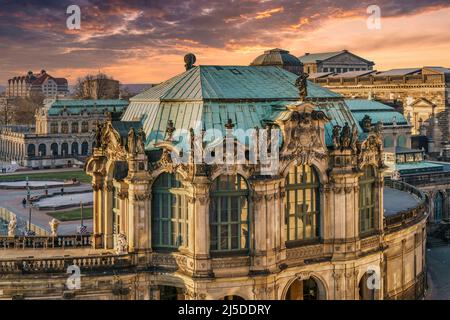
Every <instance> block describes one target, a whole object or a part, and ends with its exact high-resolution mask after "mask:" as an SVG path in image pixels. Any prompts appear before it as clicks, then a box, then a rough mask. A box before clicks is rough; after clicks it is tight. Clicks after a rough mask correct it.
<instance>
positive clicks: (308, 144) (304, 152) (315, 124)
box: [276, 103, 330, 165]
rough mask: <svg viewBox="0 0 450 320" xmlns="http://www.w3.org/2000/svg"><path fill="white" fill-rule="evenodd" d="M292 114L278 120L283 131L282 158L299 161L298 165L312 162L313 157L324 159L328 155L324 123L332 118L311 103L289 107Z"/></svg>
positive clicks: (283, 159)
mask: <svg viewBox="0 0 450 320" xmlns="http://www.w3.org/2000/svg"><path fill="white" fill-rule="evenodd" d="M288 109H289V111H287V112H289V113H290V114H288V115H285V119H283V120H281V119H280V120H276V123H277V124H278V125H279V126H280V129H281V131H282V133H283V148H282V149H281V152H280V159H281V160H282V161H285V162H291V161H293V160H296V161H297V165H300V164H308V165H309V164H311V162H312V161H313V159H317V160H319V161H322V160H324V159H326V157H327V149H326V146H325V142H324V139H325V138H324V125H325V123H326V122H328V121H329V120H330V119H329V118H328V116H327V115H326V114H325V113H324V112H323V111H318V110H315V106H314V105H312V104H310V103H303V104H301V105H294V106H289V107H288Z"/></svg>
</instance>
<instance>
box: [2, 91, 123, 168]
mask: <svg viewBox="0 0 450 320" xmlns="http://www.w3.org/2000/svg"><path fill="white" fill-rule="evenodd" d="M127 105H128V102H126V101H123V100H50V101H47V103H46V104H45V106H44V107H43V108H41V109H38V110H37V111H36V114H35V119H36V124H35V126H34V127H32V128H30V127H27V126H3V127H0V159H1V160H3V161H7V162H9V161H16V162H17V163H18V164H19V165H21V166H24V167H30V168H50V167H52V168H53V167H63V166H71V165H74V164H78V165H82V164H83V161H84V159H85V158H86V157H87V156H88V155H90V154H91V152H92V148H93V147H94V137H93V130H95V128H96V125H97V124H98V123H101V122H103V121H105V119H106V118H107V114H108V113H109V112H122V111H123V110H125V108H126V107H127Z"/></svg>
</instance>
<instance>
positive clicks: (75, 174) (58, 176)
mask: <svg viewBox="0 0 450 320" xmlns="http://www.w3.org/2000/svg"><path fill="white" fill-rule="evenodd" d="M27 177H28V179H30V180H33V181H42V180H48V181H54V180H70V179H72V178H77V180H78V181H80V182H84V183H90V182H91V177H90V176H88V175H87V174H86V173H85V172H84V171H82V170H77V171H61V172H41V173H39V172H37V173H33V172H30V173H19V174H14V175H7V176H2V175H0V181H19V180H25V179H26V178H27Z"/></svg>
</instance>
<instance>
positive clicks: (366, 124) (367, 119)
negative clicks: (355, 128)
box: [361, 114, 372, 132]
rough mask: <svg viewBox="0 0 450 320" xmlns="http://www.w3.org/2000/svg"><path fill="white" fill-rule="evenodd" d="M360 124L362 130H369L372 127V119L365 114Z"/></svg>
mask: <svg viewBox="0 0 450 320" xmlns="http://www.w3.org/2000/svg"><path fill="white" fill-rule="evenodd" d="M361 126H362V128H363V130H364V132H369V131H370V128H371V127H372V119H371V118H370V117H369V116H368V115H367V114H366V115H365V116H364V118H363V119H362V120H361Z"/></svg>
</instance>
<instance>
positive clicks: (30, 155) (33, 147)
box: [27, 144, 36, 157]
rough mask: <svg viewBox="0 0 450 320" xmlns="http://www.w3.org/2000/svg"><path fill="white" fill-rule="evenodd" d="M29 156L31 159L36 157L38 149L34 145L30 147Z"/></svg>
mask: <svg viewBox="0 0 450 320" xmlns="http://www.w3.org/2000/svg"><path fill="white" fill-rule="evenodd" d="M27 154H28V156H29V157H34V156H35V155H36V147H35V146H34V144H29V145H28V147H27Z"/></svg>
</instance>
